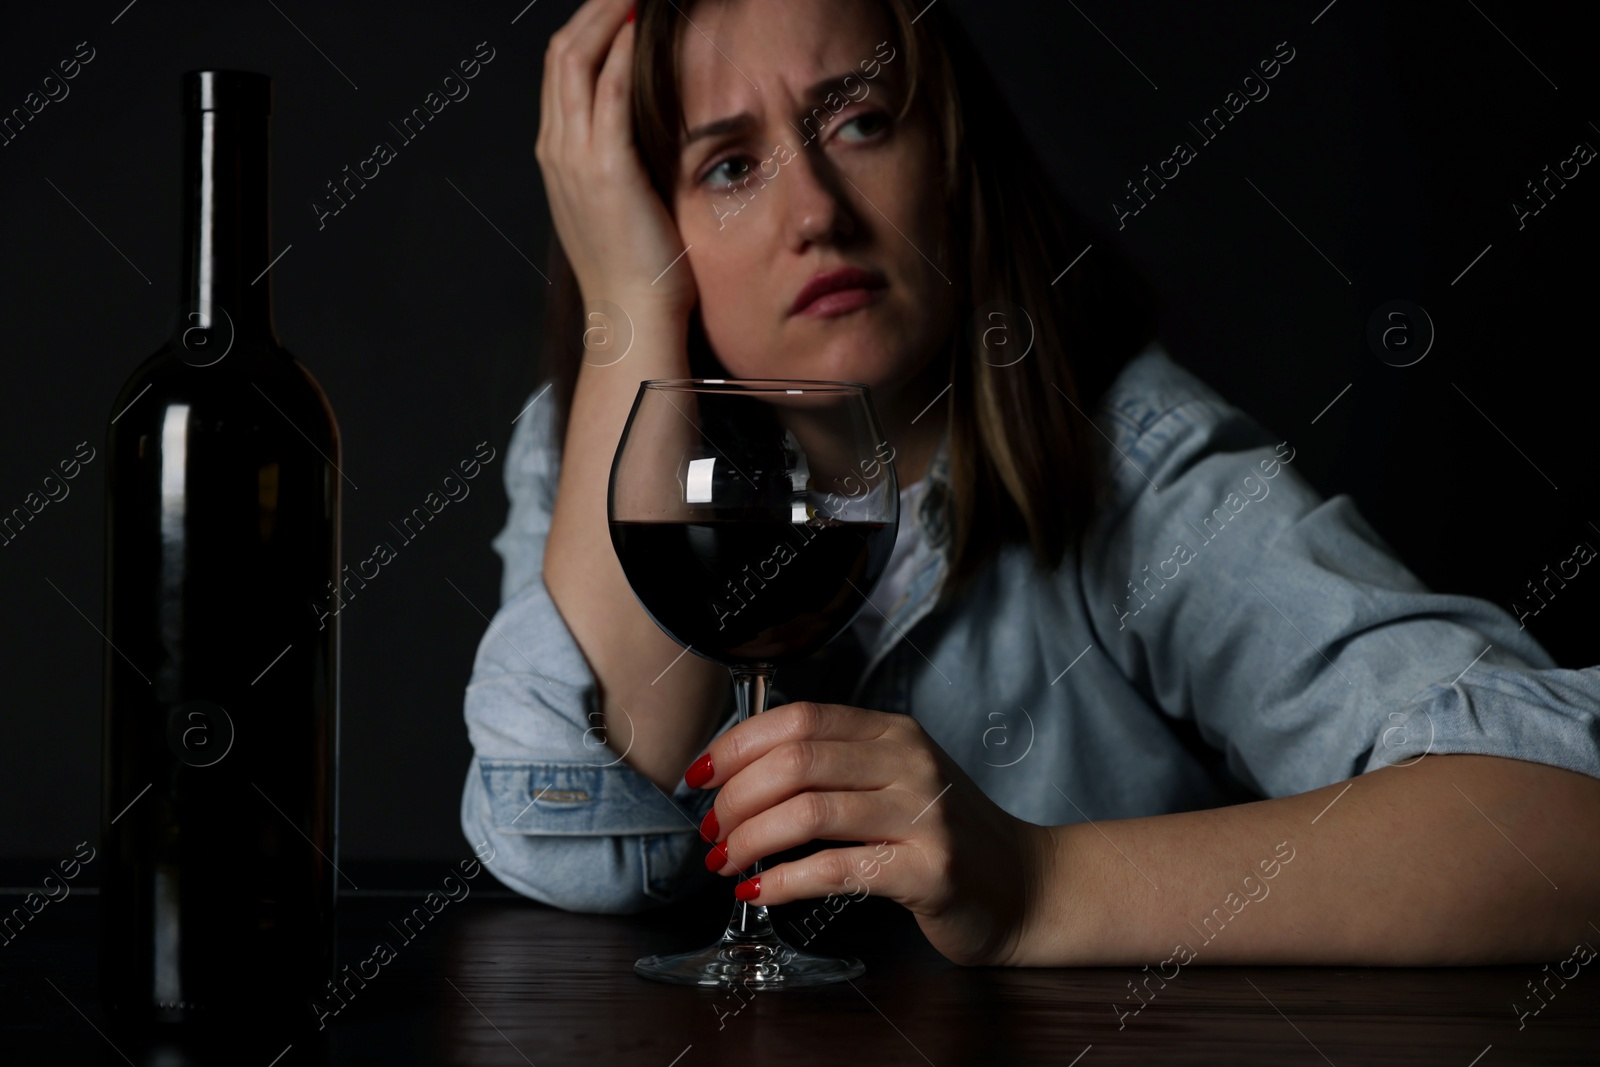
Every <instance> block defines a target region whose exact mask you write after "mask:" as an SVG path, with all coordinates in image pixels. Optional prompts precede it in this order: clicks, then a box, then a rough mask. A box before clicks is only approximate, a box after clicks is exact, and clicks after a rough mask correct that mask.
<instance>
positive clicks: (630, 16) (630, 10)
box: [628, 4, 639, 22]
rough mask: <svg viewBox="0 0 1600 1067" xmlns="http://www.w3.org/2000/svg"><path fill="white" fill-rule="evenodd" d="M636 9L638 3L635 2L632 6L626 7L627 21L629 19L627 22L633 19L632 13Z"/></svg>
mask: <svg viewBox="0 0 1600 1067" xmlns="http://www.w3.org/2000/svg"><path fill="white" fill-rule="evenodd" d="M638 10H639V7H638V5H637V4H635V5H634V6H633V7H630V8H628V21H629V22H632V21H633V16H634V13H635V12H636V11H638Z"/></svg>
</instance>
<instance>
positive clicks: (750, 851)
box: [706, 789, 913, 874]
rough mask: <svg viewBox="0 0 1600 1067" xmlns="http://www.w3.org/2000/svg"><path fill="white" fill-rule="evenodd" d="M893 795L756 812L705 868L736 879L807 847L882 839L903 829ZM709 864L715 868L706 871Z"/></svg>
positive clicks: (850, 795)
mask: <svg viewBox="0 0 1600 1067" xmlns="http://www.w3.org/2000/svg"><path fill="white" fill-rule="evenodd" d="M901 801H902V797H901V796H900V794H899V791H898V790H887V789H874V790H872V791H870V792H863V791H860V790H847V791H834V792H821V791H817V792H808V793H800V794H797V795H796V796H792V797H790V798H789V799H787V800H785V801H783V802H782V803H779V804H776V805H774V806H773V807H771V808H768V809H766V810H763V811H761V812H758V813H757V814H755V815H753V816H752V817H751V818H750V819H748V820H746V821H745V822H743V823H740V824H739V825H738V826H736V827H734V828H733V829H732V830H731V831H730V830H726V829H722V828H719V829H721V830H722V834H723V839H722V840H721V841H720V842H718V843H717V845H716V846H714V847H713V848H712V849H711V850H710V852H709V853H708V854H707V858H706V866H707V867H708V868H710V869H711V870H712V871H715V872H717V873H721V874H736V873H738V872H740V871H743V870H744V869H745V868H747V867H749V866H750V865H751V864H752V863H754V862H755V861H756V860H759V859H761V858H763V857H765V856H771V855H773V854H775V853H778V852H782V851H783V850H784V849H789V848H796V847H798V846H800V845H804V844H806V843H807V842H809V841H818V840H821V841H866V840H868V839H869V838H870V839H872V840H878V839H880V838H882V837H883V836H884V828H885V827H887V826H900V827H905V826H907V823H908V821H909V820H910V817H911V815H912V814H913V812H912V811H910V810H905V811H902V810H901V809H902V808H905V807H906V805H905V804H904V803H902V802H901ZM713 864H715V866H712V865H713Z"/></svg>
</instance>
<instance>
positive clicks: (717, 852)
mask: <svg viewBox="0 0 1600 1067" xmlns="http://www.w3.org/2000/svg"><path fill="white" fill-rule="evenodd" d="M727 864H728V846H727V845H725V844H724V845H717V846H716V847H715V848H713V849H712V850H711V851H710V852H707V853H706V870H708V871H720V870H722V868H723V867H725V866H727Z"/></svg>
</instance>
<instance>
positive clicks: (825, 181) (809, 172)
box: [778, 147, 857, 252]
mask: <svg viewBox="0 0 1600 1067" xmlns="http://www.w3.org/2000/svg"><path fill="white" fill-rule="evenodd" d="M784 170H786V171H788V174H786V175H783V176H780V178H779V179H778V181H779V185H780V187H781V188H780V191H779V194H778V195H779V196H780V197H781V198H782V202H783V210H784V212H785V216H786V226H787V228H788V231H789V233H788V243H789V248H790V250H791V251H794V252H803V251H805V249H806V247H807V246H808V245H812V244H816V243H818V242H824V243H833V242H838V241H841V240H844V239H846V238H848V237H850V236H852V235H853V234H854V233H855V232H856V229H857V220H856V214H855V210H854V208H853V207H852V206H851V201H850V194H851V193H853V192H854V190H853V189H852V188H851V186H850V183H849V181H848V180H847V179H846V178H845V176H844V175H843V173H841V172H840V171H839V169H838V168H837V167H835V166H834V165H833V164H832V163H831V161H829V159H828V158H827V155H826V153H824V152H821V151H818V150H816V149H814V148H811V147H806V148H802V149H801V150H800V152H799V153H798V154H797V155H796V156H795V157H794V158H793V159H792V160H790V162H789V165H788V166H787V167H785V168H784ZM785 178H787V179H788V180H787V181H785V180H784V179H785Z"/></svg>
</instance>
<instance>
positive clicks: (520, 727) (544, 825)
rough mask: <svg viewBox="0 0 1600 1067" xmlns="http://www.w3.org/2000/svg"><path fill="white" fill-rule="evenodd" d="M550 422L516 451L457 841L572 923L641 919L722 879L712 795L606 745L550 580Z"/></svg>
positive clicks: (589, 681)
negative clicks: (704, 844) (650, 773)
mask: <svg viewBox="0 0 1600 1067" xmlns="http://www.w3.org/2000/svg"><path fill="white" fill-rule="evenodd" d="M533 396H534V397H537V396H539V393H538V392H535V393H534V394H533ZM531 399H532V397H530V400H531ZM551 413H552V406H551V402H550V400H549V398H548V397H544V398H542V399H539V400H537V401H536V402H534V403H533V404H532V406H531V407H529V408H527V409H526V410H525V411H524V413H523V415H522V416H520V417H519V419H518V421H517V426H516V428H515V429H514V430H513V433H512V438H511V443H510V445H509V446H508V447H507V450H506V451H507V456H506V463H505V467H504V471H503V477H504V480H505V487H506V495H507V497H508V499H509V501H510V510H509V514H508V517H507V521H506V525H505V528H504V529H503V530H502V531H501V532H500V534H499V535H497V536H496V538H495V539H494V542H493V543H494V547H495V550H496V551H497V552H498V553H499V555H500V556H501V559H502V560H503V562H504V567H505V570H504V573H503V577H502V581H501V590H502V603H501V605H500V607H499V609H498V610H497V611H496V612H495V614H494V617H493V618H492V619H491V620H490V621H489V625H488V628H487V630H486V631H485V633H484V635H483V639H482V640H481V641H480V642H479V644H478V650H477V656H476V659H475V660H474V663H473V668H472V676H471V678H470V680H469V681H468V684H467V688H466V694H465V717H466V723H467V734H468V737H469V739H470V740H471V742H472V749H473V759H472V762H471V764H470V766H469V767H468V769H467V776H466V783H465V787H464V788H463V791H462V797H461V829H462V832H463V833H464V834H465V835H466V837H467V839H468V841H469V842H470V843H471V844H472V845H473V846H474V848H475V849H477V850H478V853H479V855H480V856H482V857H484V862H485V865H486V866H487V867H488V868H489V870H490V871H492V872H493V873H494V875H495V877H496V878H498V879H499V880H500V881H501V882H503V883H504V884H505V885H507V886H508V887H510V888H512V889H514V890H516V891H517V892H519V893H522V894H524V895H526V896H528V897H531V898H533V899H535V900H539V901H542V902H544V903H546V904H552V905H555V906H556V907H560V908H565V909H568V910H572V911H589V912H634V911H640V910H643V909H645V908H648V907H651V906H653V905H657V904H662V903H665V902H667V901H669V900H673V899H676V898H677V897H679V896H681V895H683V894H685V893H687V892H689V891H691V890H692V889H693V888H694V887H695V886H696V885H697V884H699V883H701V882H703V881H705V880H707V879H709V878H711V877H712V876H710V875H708V874H707V873H706V872H705V869H704V865H703V864H701V863H699V862H698V850H697V849H696V848H695V845H696V843H697V842H698V841H699V836H698V833H697V829H696V828H697V826H698V824H699V819H700V817H701V816H702V815H703V814H704V812H705V809H706V808H708V807H710V802H711V799H712V796H711V794H709V793H707V792H705V791H703V790H691V789H689V788H688V787H687V786H686V785H684V784H683V783H682V782H681V781H680V782H679V783H678V786H677V788H676V789H675V790H674V791H673V794H672V795H671V796H670V797H669V796H668V795H667V794H666V793H664V792H663V791H662V790H661V789H659V788H658V787H657V786H656V785H655V784H654V783H653V782H651V781H650V780H649V779H648V778H646V777H644V776H643V775H642V774H640V773H639V772H637V771H635V770H634V769H633V768H632V767H629V766H628V765H627V764H626V763H623V762H622V760H621V757H620V756H619V755H618V753H617V752H616V751H614V750H613V749H612V748H610V747H609V746H607V744H606V743H605V733H604V730H603V729H602V718H601V715H600V709H599V702H598V691H597V686H596V683H595V678H594V674H593V672H592V671H591V669H590V667H589V665H588V661H587V660H586V659H585V658H584V655H583V651H582V649H580V648H579V647H578V643H577V641H576V640H575V639H574V638H573V636H572V633H571V631H569V630H568V629H567V626H566V623H565V622H564V621H563V619H562V618H561V614H560V612H559V611H558V610H557V608H556V606H555V603H554V601H553V600H552V599H551V597H550V591H549V589H548V588H547V587H546V585H545V582H544V576H543V558H544V545H545V539H546V537H547V535H548V533H549V529H550V515H551V512H552V510H553V508H554V501H555V491H556V479H557V476H558V470H559V460H558V458H557V453H556V451H555V449H554V447H553V445H554V442H553V441H552V438H553V436H554V435H553V429H552V426H553V423H552V420H551V418H550V416H551ZM727 725H728V724H727V723H724V727H723V728H724V729H725V728H726V726H727ZM484 846H487V847H484ZM691 857H694V858H695V860H696V861H695V862H690V860H691Z"/></svg>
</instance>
